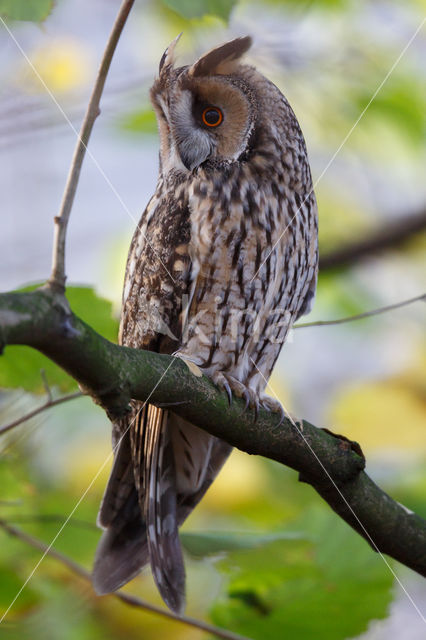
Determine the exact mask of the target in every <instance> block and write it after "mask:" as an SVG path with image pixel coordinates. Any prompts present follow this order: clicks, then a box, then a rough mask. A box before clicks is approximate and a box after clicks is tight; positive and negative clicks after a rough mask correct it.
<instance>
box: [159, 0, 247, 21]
mask: <svg viewBox="0 0 426 640" xmlns="http://www.w3.org/2000/svg"><path fill="white" fill-rule="evenodd" d="M235 3H236V0H163V4H164V5H166V7H169V9H172V10H173V11H175V12H176V13H178V14H179V15H180V16H182V17H183V18H186V19H187V20H191V19H192V18H201V17H202V16H205V15H211V16H217V17H218V18H222V19H223V20H226V21H227V20H228V19H229V15H230V13H231V11H232V9H233V7H234V5H235Z"/></svg>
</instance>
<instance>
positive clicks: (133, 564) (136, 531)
mask: <svg viewBox="0 0 426 640" xmlns="http://www.w3.org/2000/svg"><path fill="white" fill-rule="evenodd" d="M132 505H133V518H131V517H129V516H130V513H131V511H132ZM125 510H126V511H127V513H124V512H123V523H122V524H121V525H120V522H119V519H117V521H116V522H114V523H111V525H110V526H109V527H108V529H107V530H106V531H104V533H103V534H102V537H101V540H100V542H99V544H98V548H97V550H96V555H95V562H94V566H93V572H92V582H93V587H94V589H95V591H96V593H98V594H99V595H103V594H105V593H111V592H112V591H116V590H117V589H119V588H120V587H122V586H123V585H124V584H126V583H127V582H129V580H132V578H134V577H135V576H136V575H137V574H138V573H139V572H140V571H141V569H142V568H143V567H144V566H145V565H146V564H147V563H148V562H149V552H148V544H147V540H146V526H145V523H144V522H143V520H142V518H141V514H140V509H139V503H138V496H137V493H136V490H133V492H132V494H131V496H130V497H129V498H128V500H127V502H126V509H125ZM123 511H124V510H123Z"/></svg>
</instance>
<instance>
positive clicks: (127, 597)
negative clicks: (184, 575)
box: [0, 519, 248, 640]
mask: <svg viewBox="0 0 426 640" xmlns="http://www.w3.org/2000/svg"><path fill="white" fill-rule="evenodd" d="M0 527H1V528H2V529H3V530H4V531H5V532H6V533H8V534H9V535H10V536H13V537H14V538H18V539H19V540H22V542H25V543H26V544H28V545H30V546H31V547H34V548H35V549H38V550H39V551H42V552H43V553H44V554H46V555H49V556H51V557H52V558H55V559H56V560H58V561H59V562H61V563H62V564H63V565H65V566H66V567H68V569H70V571H72V572H73V573H75V574H76V575H78V576H80V577H81V578H83V579H84V580H87V581H88V582H90V583H91V582H92V578H91V575H90V573H89V572H88V571H86V569H84V567H82V566H81V565H79V564H78V563H77V562H75V561H74V560H72V559H71V558H68V557H67V556H66V555H64V554H63V553H61V552H60V551H56V550H55V549H52V548H51V547H49V546H48V545H47V544H45V543H44V542H42V540H39V539H38V538H35V537H34V536H31V535H29V534H28V533H25V532H24V531H22V530H21V529H18V528H17V527H14V526H12V525H11V524H9V523H7V522H6V521H4V520H2V519H0ZM104 597H113V598H118V599H119V600H121V601H122V602H124V603H126V604H128V605H130V606H132V607H136V608H138V609H143V610H144V611H149V612H151V613H155V614H156V615H159V616H163V617H164V618H168V619H169V620H173V621H174V622H180V623H181V624H186V625H188V626H190V627H196V628H197V629H201V630H202V631H206V632H207V633H212V634H213V635H215V636H216V637H217V638H224V639H225V640H248V638H246V637H244V636H240V635H238V634H236V633H232V631H227V630H226V629H220V628H219V627H215V626H213V625H211V624H208V623H207V622H203V621H202V620H197V619H196V618H191V617H190V616H182V615H177V614H175V613H172V612H171V611H169V610H167V609H163V608H161V607H157V606H156V605H154V604H151V603H150V602H147V601H146V600H142V599H141V598H137V597H136V596H133V595H131V594H128V593H124V592H123V591H116V592H115V593H111V594H109V596H104Z"/></svg>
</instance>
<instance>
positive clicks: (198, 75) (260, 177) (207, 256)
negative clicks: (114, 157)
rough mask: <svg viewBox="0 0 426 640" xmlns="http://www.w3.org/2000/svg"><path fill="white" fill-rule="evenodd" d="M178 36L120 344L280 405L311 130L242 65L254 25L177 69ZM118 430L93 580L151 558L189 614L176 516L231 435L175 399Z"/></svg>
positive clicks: (308, 259) (160, 94) (307, 202)
mask: <svg viewBox="0 0 426 640" xmlns="http://www.w3.org/2000/svg"><path fill="white" fill-rule="evenodd" d="M175 44H176V41H174V42H173V43H172V45H171V46H170V47H169V49H168V50H167V51H166V53H165V55H164V56H163V59H162V61H161V63H160V72H159V77H158V79H157V80H156V81H155V83H154V85H153V87H152V89H151V99H152V102H153V105H154V108H155V111H156V115H157V119H158V124H159V130H160V138H161V149H160V175H159V180H158V184H157V189H156V192H155V194H154V196H153V197H152V199H151V201H150V203H149V204H148V207H147V208H146V210H145V212H144V214H143V216H142V218H141V222H140V225H139V227H138V228H137V229H136V232H135V234H134V237H133V240H132V244H131V247H130V251H129V257H128V262H127V269H126V278H125V285H124V292H123V311H122V318H121V327H120V342H121V344H124V345H127V346H130V347H135V348H141V349H149V350H152V351H158V352H160V353H169V354H171V353H176V354H177V355H179V356H181V357H184V358H187V359H189V360H192V361H193V362H195V363H196V364H197V365H198V366H199V367H200V368H201V369H202V370H203V372H204V373H205V374H206V375H208V376H209V377H211V378H212V380H213V381H214V382H216V383H217V384H219V386H221V387H222V388H224V389H226V391H227V392H228V393H229V394H230V393H234V394H236V395H239V396H243V397H245V398H246V400H247V403H248V404H250V406H256V405H257V404H259V403H260V404H262V405H263V406H265V407H267V408H269V409H271V410H279V408H280V407H279V404H278V403H277V402H276V401H274V400H273V399H271V398H268V397H267V396H265V395H264V389H265V386H266V380H267V379H268V378H269V376H270V374H271V372H272V368H273V366H274V364H275V361H276V359H277V357H278V354H279V352H280V349H281V347H282V344H283V342H284V340H285V337H286V335H287V333H288V331H289V329H290V327H291V325H292V323H293V322H294V320H295V319H296V318H298V317H299V316H300V315H301V314H302V313H305V312H307V310H308V309H309V307H310V304H311V301H312V299H313V296H314V293H315V286H316V278H317V263H318V251H317V210H316V203H315V196H314V193H313V191H312V181H311V175H310V169H309V164H308V159H307V154H306V148H305V143H304V140H303V136H302V133H301V131H300V127H299V125H298V123H297V120H296V117H295V115H294V113H293V111H292V110H291V108H290V106H289V104H288V102H287V101H286V99H285V98H284V96H283V95H282V94H281V93H280V91H279V90H278V89H277V88H276V87H275V85H273V84H272V83H271V82H270V81H268V80H267V79H266V78H265V77H264V76H263V75H261V74H260V73H259V72H258V71H256V70H255V69H254V68H253V67H250V66H247V65H243V64H241V62H240V57H241V56H242V55H243V54H244V53H245V51H246V50H247V49H248V48H249V46H250V44H251V41H250V38H238V39H236V40H233V41H231V42H229V43H227V44H225V45H223V46H221V47H218V48H216V49H214V50H213V51H211V52H209V53H207V54H205V55H204V56H203V57H202V58H200V59H199V60H198V61H197V62H195V63H194V64H193V65H192V66H190V67H180V68H174V66H173V52H174V47H175ZM215 109H216V110H219V112H220V114H222V116H223V121H221V122H220V124H219V125H218V126H216V125H210V124H208V123H207V122H206V121H205V118H208V119H210V120H211V121H213V122H214V120H215V113H214V110H215ZM212 110H213V113H212ZM206 114H207V115H206ZM113 441H114V444H116V445H117V443H118V445H117V449H116V453H115V462H114V467H113V470H112V473H111V477H110V480H109V483H108V486H107V489H106V492H105V496H104V499H103V502H102V506H101V510H100V513H99V524H100V526H102V527H103V528H104V529H105V532H104V534H103V536H102V539H101V542H100V545H99V547H98V551H97V555H96V560H95V567H94V573H93V580H94V585H95V588H96V589H97V591H98V592H99V593H107V592H110V591H114V590H115V589H117V588H118V587H120V586H121V585H122V584H124V583H126V582H127V581H128V580H130V579H131V578H132V577H134V576H135V575H136V574H137V573H138V572H139V571H140V569H141V568H142V567H143V566H144V565H145V564H147V563H148V562H150V563H151V568H152V572H153V576H154V579H155V581H156V584H157V586H158V588H159V590H160V593H161V595H162V596H163V598H164V600H165V602H166V603H167V605H168V606H169V607H170V608H171V609H173V610H175V611H181V610H182V608H183V606H184V591H185V586H184V584H185V570H184V565H183V560H182V552H181V548H180V544H179V538H178V527H179V525H180V524H181V523H182V522H183V521H184V520H185V518H186V517H187V515H188V514H189V513H190V511H191V510H192V509H193V508H194V506H195V505H196V504H197V502H198V501H199V500H200V499H201V497H202V496H203V495H204V493H205V491H206V490H207V489H208V487H209V486H210V484H211V482H212V481H213V480H214V478H215V476H216V475H217V473H218V471H219V470H220V468H221V466H222V465H223V463H224V461H225V460H226V458H227V456H228V455H229V453H230V449H231V448H230V447H229V445H227V444H226V443H224V442H223V441H221V440H218V439H217V438H214V437H213V436H210V435H208V434H207V433H205V432H204V431H202V430H201V429H199V428H198V427H196V426H193V425H191V424H189V423H188V422H186V421H185V420H183V419H182V418H179V417H178V416H176V415H174V414H173V412H172V411H171V410H165V409H158V408H156V407H154V406H152V405H149V404H148V405H147V406H146V407H144V406H143V404H142V403H140V402H133V406H132V411H131V413H130V414H129V416H127V417H126V418H125V419H123V420H122V421H121V422H118V423H117V424H115V425H114V426H113Z"/></svg>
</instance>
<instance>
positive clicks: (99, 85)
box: [47, 0, 134, 293]
mask: <svg viewBox="0 0 426 640" xmlns="http://www.w3.org/2000/svg"><path fill="white" fill-rule="evenodd" d="M133 4H134V0H123V2H122V3H121V6H120V9H119V11H118V14H117V18H116V21H115V23H114V26H113V28H112V31H111V34H110V37H109V39H108V42H107V45H106V48H105V51H104V55H103V58H102V62H101V65H100V67H99V71H98V75H97V78H96V82H95V85H94V87H93V91H92V95H91V96H90V100H89V104H88V106H87V110H86V114H85V116H84V120H83V124H82V127H81V130H80V134H79V136H78V140H77V145H76V147H75V150H74V155H73V159H72V162H71V167H70V170H69V174H68V178H67V183H66V186H65V191H64V195H63V198H62V203H61V208H60V211H59V214H58V215H57V216H55V235H54V241H53V258H52V273H51V276H50V278H49V280H48V283H47V284H48V286H49V287H50V288H51V289H53V290H55V291H58V292H59V293H63V292H64V291H65V280H66V275H65V238H66V232H67V226H68V220H69V217H70V213H71V208H72V205H73V202H74V197H75V193H76V190H77V185H78V181H79V177H80V171H81V166H82V164H83V159H84V156H85V153H86V149H87V144H88V142H89V138H90V134H91V132H92V129H93V125H94V123H95V120H96V118H97V116H98V115H99V113H100V109H99V102H100V99H101V95H102V91H103V89H104V85H105V80H106V77H107V75H108V71H109V67H110V65H111V60H112V57H113V55H114V51H115V49H116V46H117V43H118V40H119V38H120V35H121V32H122V31H123V28H124V25H125V23H126V20H127V17H128V15H129V12H130V10H131V8H132V6H133Z"/></svg>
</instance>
